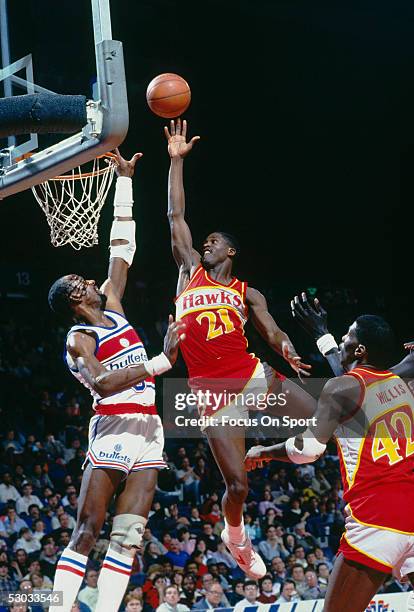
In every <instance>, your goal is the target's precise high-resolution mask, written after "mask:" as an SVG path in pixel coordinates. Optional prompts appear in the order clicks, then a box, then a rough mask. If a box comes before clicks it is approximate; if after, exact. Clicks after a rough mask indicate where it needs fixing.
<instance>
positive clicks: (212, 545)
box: [200, 523, 221, 552]
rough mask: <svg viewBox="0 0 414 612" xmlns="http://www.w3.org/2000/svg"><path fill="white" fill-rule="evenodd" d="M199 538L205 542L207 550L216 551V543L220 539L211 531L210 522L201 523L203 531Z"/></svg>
mask: <svg viewBox="0 0 414 612" xmlns="http://www.w3.org/2000/svg"><path fill="white" fill-rule="evenodd" d="M200 540H203V541H204V542H205V543H206V547H207V548H208V550H211V551H212V552H216V551H217V546H218V543H219V542H220V541H221V540H220V538H219V537H218V536H217V535H215V533H214V532H213V525H212V524H211V523H204V524H203V531H202V534H201V536H200Z"/></svg>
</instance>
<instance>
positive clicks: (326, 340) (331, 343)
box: [316, 334, 338, 355]
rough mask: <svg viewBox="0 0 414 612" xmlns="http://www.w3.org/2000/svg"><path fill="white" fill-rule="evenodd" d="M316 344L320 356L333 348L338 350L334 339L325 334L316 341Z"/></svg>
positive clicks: (330, 335)
mask: <svg viewBox="0 0 414 612" xmlns="http://www.w3.org/2000/svg"><path fill="white" fill-rule="evenodd" d="M316 344H317V346H318V349H319V350H320V352H321V353H322V355H326V353H329V351H331V350H332V349H334V348H338V345H337V343H336V341H335V338H334V337H333V335H332V334H325V335H323V336H321V337H320V338H318V339H317V341H316Z"/></svg>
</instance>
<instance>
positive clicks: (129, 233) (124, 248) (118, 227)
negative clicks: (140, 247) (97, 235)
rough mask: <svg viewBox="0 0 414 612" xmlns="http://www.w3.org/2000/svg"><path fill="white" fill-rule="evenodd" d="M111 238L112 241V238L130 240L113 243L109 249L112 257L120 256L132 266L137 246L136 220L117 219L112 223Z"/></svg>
mask: <svg viewBox="0 0 414 612" xmlns="http://www.w3.org/2000/svg"><path fill="white" fill-rule="evenodd" d="M110 240H111V242H112V240H127V241H128V244H118V245H117V246H113V245H111V246H110V247H109V249H110V252H111V254H110V259H112V258H114V257H120V258H121V259H123V260H124V261H126V263H127V264H128V266H130V265H131V264H132V262H133V260H134V255H135V250H136V248H137V247H136V244H135V221H117V220H116V219H115V220H114V221H113V223H112V228H111V238H110Z"/></svg>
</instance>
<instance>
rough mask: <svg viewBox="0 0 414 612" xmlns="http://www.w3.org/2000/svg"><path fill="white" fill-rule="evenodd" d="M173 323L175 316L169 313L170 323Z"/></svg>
mask: <svg viewBox="0 0 414 612" xmlns="http://www.w3.org/2000/svg"><path fill="white" fill-rule="evenodd" d="M172 323H174V317H173V316H172V314H169V315H168V325H171V324H172Z"/></svg>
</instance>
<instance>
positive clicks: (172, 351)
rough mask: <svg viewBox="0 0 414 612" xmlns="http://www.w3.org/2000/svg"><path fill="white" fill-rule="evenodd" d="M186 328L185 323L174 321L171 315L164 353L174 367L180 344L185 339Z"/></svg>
mask: <svg viewBox="0 0 414 612" xmlns="http://www.w3.org/2000/svg"><path fill="white" fill-rule="evenodd" d="M185 327H186V325H185V323H183V322H182V321H174V317H173V316H172V315H171V314H170V315H169V317H168V329H167V333H166V334H165V337H164V353H165V355H166V356H167V358H168V360H169V362H170V363H171V364H172V365H173V364H174V363H175V362H176V361H177V357H178V347H179V344H180V342H181V341H182V340H184V339H185V333H184V331H185Z"/></svg>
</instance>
